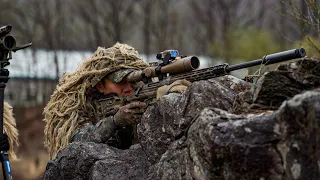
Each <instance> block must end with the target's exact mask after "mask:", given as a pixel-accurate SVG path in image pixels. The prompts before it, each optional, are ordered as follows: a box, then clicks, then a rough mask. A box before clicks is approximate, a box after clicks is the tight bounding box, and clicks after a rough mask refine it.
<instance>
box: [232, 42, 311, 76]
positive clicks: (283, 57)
mask: <svg viewBox="0 0 320 180" xmlns="http://www.w3.org/2000/svg"><path fill="white" fill-rule="evenodd" d="M305 56H306V51H305V49H303V48H298V49H291V50H288V51H283V52H279V53H275V54H269V55H266V56H264V57H263V58H262V59H257V60H253V61H249V62H245V63H241V64H235V65H231V66H227V67H226V72H227V73H228V72H231V71H235V70H238V69H243V68H247V67H251V66H257V65H261V64H264V65H269V64H275V63H279V62H282V61H288V60H291V59H296V58H302V57H305Z"/></svg>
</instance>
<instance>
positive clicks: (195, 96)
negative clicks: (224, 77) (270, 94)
mask: <svg viewBox="0 0 320 180" xmlns="http://www.w3.org/2000/svg"><path fill="white" fill-rule="evenodd" d="M235 95H236V91H233V90H231V89H229V88H227V87H226V86H225V85H223V84H222V83H220V81H217V80H214V79H211V80H208V81H200V82H194V83H193V84H192V85H191V87H189V88H188V90H187V91H186V92H185V93H184V94H182V95H180V94H174V93H172V94H169V95H166V96H163V98H161V99H160V100H159V101H158V102H157V103H155V104H154V105H153V106H151V107H149V108H148V109H147V111H146V112H145V114H144V117H143V119H142V121H141V124H140V125H138V135H139V140H140V144H141V146H142V147H143V149H144V151H145V152H146V153H147V156H148V160H149V161H150V162H151V163H155V162H157V161H158V160H159V159H160V157H161V155H162V154H163V153H164V152H165V151H166V150H167V148H168V146H169V145H170V144H171V143H172V142H173V141H174V140H176V139H179V138H180V137H181V136H183V135H184V133H185V131H186V129H187V128H188V127H189V126H190V123H191V121H192V120H193V119H194V118H195V117H197V116H198V114H199V113H200V111H202V109H204V108H206V107H217V108H220V109H223V110H226V111H227V110H231V109H232V106H233V101H234V96H235Z"/></svg>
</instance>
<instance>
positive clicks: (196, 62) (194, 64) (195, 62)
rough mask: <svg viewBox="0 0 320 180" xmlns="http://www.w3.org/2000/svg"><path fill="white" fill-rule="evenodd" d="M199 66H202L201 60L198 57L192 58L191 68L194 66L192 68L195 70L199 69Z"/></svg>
mask: <svg viewBox="0 0 320 180" xmlns="http://www.w3.org/2000/svg"><path fill="white" fill-rule="evenodd" d="M199 65H200V61H199V59H198V58H197V57H195V56H193V57H192V58H191V66H192V68H193V69H198V67H199Z"/></svg>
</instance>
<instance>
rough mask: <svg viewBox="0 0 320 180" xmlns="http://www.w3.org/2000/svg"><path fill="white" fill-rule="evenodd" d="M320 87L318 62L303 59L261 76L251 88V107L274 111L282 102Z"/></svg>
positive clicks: (319, 66)
mask: <svg viewBox="0 0 320 180" xmlns="http://www.w3.org/2000/svg"><path fill="white" fill-rule="evenodd" d="M318 86H320V60H316V59H309V58H305V59H302V60H299V61H297V62H293V63H285V64H281V65H280V66H279V67H278V70H276V71H271V72H267V73H265V74H264V75H262V76H261V77H260V78H259V79H258V81H257V83H256V84H255V86H254V88H253V92H252V94H253V97H252V98H253V99H252V100H253V103H254V105H253V106H259V107H260V108H261V109H271V110H276V109H278V107H279V106H280V105H281V104H282V102H283V101H285V100H288V99H290V98H292V97H293V96H294V95H296V94H299V93H301V92H303V91H306V90H311V89H314V88H315V87H318ZM256 108H257V107H256Z"/></svg>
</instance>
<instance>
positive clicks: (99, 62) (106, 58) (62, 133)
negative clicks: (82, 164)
mask: <svg viewBox="0 0 320 180" xmlns="http://www.w3.org/2000/svg"><path fill="white" fill-rule="evenodd" d="M146 67H148V64H147V63H145V62H144V61H142V59H141V57H140V55H139V53H138V52H137V51H136V50H135V49H134V48H133V47H131V46H129V45H126V44H121V43H116V44H115V45H114V46H112V47H110V48H102V47H98V49H97V50H96V51H95V52H94V54H93V55H92V56H91V57H89V58H88V59H86V60H85V61H84V62H83V63H82V64H81V65H80V67H79V68H77V69H76V70H75V71H74V72H72V73H65V74H64V75H63V76H62V77H61V78H60V80H59V83H58V85H57V87H56V89H55V91H54V92H53V94H52V96H51V98H50V100H49V102H48V104H47V106H46V107H45V109H44V121H45V123H46V126H45V130H44V133H45V146H46V148H47V149H48V151H49V155H50V158H51V159H52V158H53V157H54V156H55V155H56V153H57V151H58V150H60V149H62V148H64V147H66V146H67V145H68V143H69V142H70V140H71V138H72V137H73V135H74V134H75V133H76V132H77V131H78V130H79V129H80V128H82V127H84V126H86V125H88V124H95V123H96V122H97V121H98V119H96V118H95V115H94V114H95V113H96V110H95V108H94V106H93V105H92V102H91V100H90V92H91V90H92V89H93V87H94V86H95V85H96V84H97V83H98V82H99V81H100V80H101V79H102V78H103V77H105V76H106V75H107V74H109V73H112V72H115V71H117V70H119V69H144V68H146Z"/></svg>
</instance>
